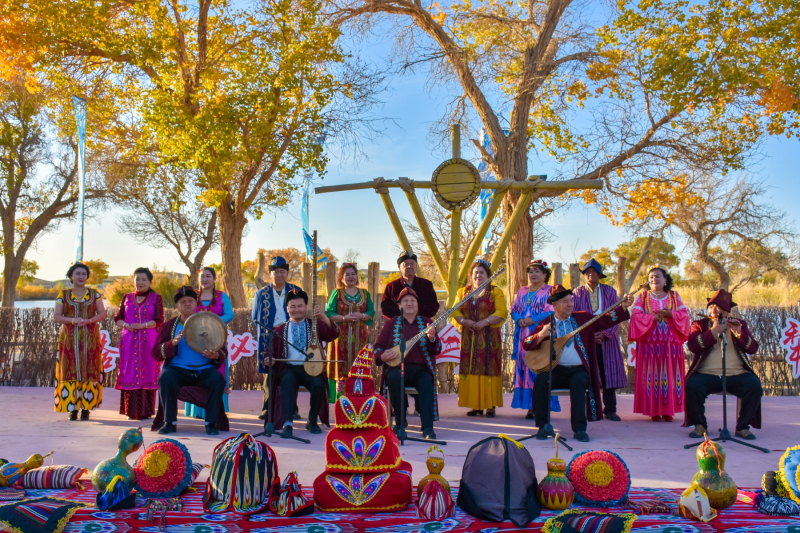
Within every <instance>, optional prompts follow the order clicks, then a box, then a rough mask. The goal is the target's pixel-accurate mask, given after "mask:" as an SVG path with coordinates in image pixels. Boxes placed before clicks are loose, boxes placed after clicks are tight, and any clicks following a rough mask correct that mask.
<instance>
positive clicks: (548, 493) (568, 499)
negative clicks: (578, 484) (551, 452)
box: [536, 435, 575, 511]
mask: <svg viewBox="0 0 800 533" xmlns="http://www.w3.org/2000/svg"><path fill="white" fill-rule="evenodd" d="M566 473H567V463H566V462H565V461H564V460H563V459H560V458H559V457H558V435H556V456H555V457H553V458H552V459H550V460H549V461H547V476H545V478H544V479H543V480H542V481H540V482H539V486H538V488H537V489H536V497H537V498H539V503H541V504H542V507H544V508H545V509H552V510H554V511H561V510H562V509H566V508H567V507H569V506H570V505H572V502H573V501H575V488H574V487H573V486H572V483H571V482H570V480H569V478H567V475H566Z"/></svg>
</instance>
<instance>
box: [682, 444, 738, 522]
mask: <svg viewBox="0 0 800 533" xmlns="http://www.w3.org/2000/svg"><path fill="white" fill-rule="evenodd" d="M697 465H698V467H699V469H698V471H697V473H696V474H695V475H694V478H692V483H697V484H698V485H700V487H702V488H703V490H704V491H705V492H706V494H707V495H708V502H709V503H710V504H711V507H713V508H714V509H727V508H728V507H730V506H731V505H733V504H734V503H736V483H734V481H733V479H732V478H731V476H729V475H728V473H727V472H725V450H723V449H722V446H720V445H719V444H718V443H716V442H713V441H710V440H708V436H707V435H706V440H705V441H704V442H702V443H701V444H700V446H698V447H697Z"/></svg>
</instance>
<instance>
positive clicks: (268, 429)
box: [253, 322, 311, 444]
mask: <svg viewBox="0 0 800 533" xmlns="http://www.w3.org/2000/svg"><path fill="white" fill-rule="evenodd" d="M256 325H258V326H259V327H260V328H261V329H262V330H263V331H264V332H266V333H268V334H269V335H271V336H273V337H277V336H278V334H277V333H275V332H274V331H273V330H272V329H270V328H268V327H267V326H266V325H264V324H261V323H260V322H256ZM293 347H294V349H295V350H296V349H297V347H296V346H294V345H293ZM267 357H268V358H269V363H268V368H269V370H268V374H267V391H268V396H267V419H266V420H265V421H264V431H262V432H260V433H256V434H255V435H253V438H257V437H261V436H264V437H271V436H272V435H273V434H274V435H277V436H279V437H280V438H282V439H293V440H296V441H300V442H303V443H305V444H311V441H310V440H308V439H303V438H301V437H296V436H294V435H291V436H290V435H284V434H283V433H278V432H277V431H275V424H273V423H272V351H271V350H269V349H267Z"/></svg>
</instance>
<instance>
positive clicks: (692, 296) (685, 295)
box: [675, 281, 800, 307]
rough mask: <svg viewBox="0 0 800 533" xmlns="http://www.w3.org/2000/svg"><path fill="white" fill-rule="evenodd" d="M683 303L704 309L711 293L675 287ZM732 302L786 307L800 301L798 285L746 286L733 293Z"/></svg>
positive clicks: (746, 304) (751, 305)
mask: <svg viewBox="0 0 800 533" xmlns="http://www.w3.org/2000/svg"><path fill="white" fill-rule="evenodd" d="M675 290H677V291H678V293H680V295H681V298H682V299H683V301H684V303H685V304H686V305H689V306H696V307H705V306H706V298H708V297H710V296H711V295H712V294H713V291H712V290H710V289H708V288H705V287H690V286H683V287H681V286H676V287H675ZM733 300H734V301H735V302H736V303H737V304H739V305H740V306H743V307H757V306H780V307H788V306H794V305H797V304H798V301H800V285H798V284H796V283H790V282H788V281H777V282H775V283H772V284H768V285H767V284H764V285H762V284H752V283H750V284H747V285H745V286H744V287H742V288H740V289H739V290H737V291H736V292H735V293H733Z"/></svg>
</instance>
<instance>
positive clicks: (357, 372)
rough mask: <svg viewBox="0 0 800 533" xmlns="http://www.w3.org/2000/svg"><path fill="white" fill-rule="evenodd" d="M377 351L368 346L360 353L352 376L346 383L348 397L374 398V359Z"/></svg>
mask: <svg viewBox="0 0 800 533" xmlns="http://www.w3.org/2000/svg"><path fill="white" fill-rule="evenodd" d="M374 353H375V351H374V350H373V349H372V345H370V344H367V345H365V346H364V348H363V349H362V350H361V351H360V352H358V355H357V356H356V359H355V361H353V366H351V367H350V374H349V375H348V377H347V379H346V380H345V382H344V393H345V395H347V396H372V395H373V394H375V383H374V382H373V381H372V358H373V354H374Z"/></svg>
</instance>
